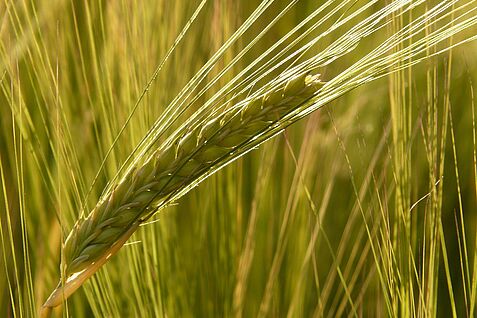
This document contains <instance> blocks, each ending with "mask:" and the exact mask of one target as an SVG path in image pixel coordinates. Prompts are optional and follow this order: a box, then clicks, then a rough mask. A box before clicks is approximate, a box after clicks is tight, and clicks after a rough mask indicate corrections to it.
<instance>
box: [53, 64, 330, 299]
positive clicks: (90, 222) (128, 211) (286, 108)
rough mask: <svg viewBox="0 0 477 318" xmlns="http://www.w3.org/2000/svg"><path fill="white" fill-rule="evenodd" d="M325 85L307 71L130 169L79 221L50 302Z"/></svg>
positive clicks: (70, 289)
mask: <svg viewBox="0 0 477 318" xmlns="http://www.w3.org/2000/svg"><path fill="white" fill-rule="evenodd" d="M321 86H322V82H321V81H320V80H319V76H317V75H308V74H306V73H303V74H301V75H299V76H297V77H295V78H293V79H291V80H289V81H288V82H286V83H285V84H283V85H282V86H281V88H279V89H275V90H271V91H269V92H267V93H266V94H262V95H260V96H258V97H255V98H249V99H247V100H245V101H244V102H243V103H240V104H239V105H238V107H233V108H230V109H229V110H228V111H226V112H224V113H222V114H221V115H219V116H216V117H214V118H212V119H209V120H206V121H205V122H204V123H202V124H201V125H198V126H197V127H196V128H195V129H193V130H191V131H188V132H186V133H185V134H184V135H183V136H182V137H181V138H179V139H178V140H177V141H176V142H175V143H173V144H170V145H169V146H168V147H166V148H165V149H161V150H157V151H155V152H153V154H152V155H151V156H149V158H148V159H147V160H146V161H145V162H144V163H143V164H142V165H141V166H139V167H137V168H135V169H132V170H131V171H129V172H128V173H127V175H126V176H125V177H123V178H122V180H121V181H120V182H119V183H118V184H117V186H116V187H115V188H114V189H113V190H112V191H111V192H110V194H109V195H107V196H106V197H105V199H104V200H102V201H100V202H99V203H98V205H97V206H96V207H95V208H94V209H93V210H92V211H91V213H90V214H89V215H88V216H87V217H85V218H81V219H79V220H78V221H77V222H76V224H75V225H74V227H73V229H72V230H71V232H70V234H69V235H68V238H67V240H66V242H65V246H64V264H63V269H64V273H65V275H66V277H67V280H66V282H65V283H64V284H61V283H60V284H59V285H58V288H57V289H56V290H55V291H54V292H53V293H52V295H51V296H50V298H49V299H48V300H47V302H46V303H45V306H46V307H54V306H57V305H59V304H60V303H61V301H62V298H63V297H65V298H66V297H68V296H69V295H70V294H71V293H73V292H74V291H75V290H76V289H77V288H78V287H79V286H80V285H81V284H80V283H79V281H80V280H81V277H83V276H84V275H82V274H83V273H87V274H88V275H91V274H92V273H93V272H94V271H91V268H93V267H96V266H98V263H104V262H105V261H106V260H107V259H108V258H109V257H110V256H111V255H112V254H113V253H114V252H115V251H117V250H118V249H119V247H120V246H121V245H122V244H124V242H125V241H126V240H127V238H129V236H131V235H132V234H133V233H134V230H135V229H137V227H138V225H139V224H140V223H142V222H144V221H145V220H146V219H147V218H149V217H150V216H151V215H152V214H153V213H154V212H155V211H156V209H157V208H158V207H160V206H161V205H163V204H164V203H165V202H167V199H168V198H170V197H173V196H174V193H175V192H176V191H178V190H179V189H183V188H186V187H188V185H190V184H191V183H192V182H193V181H195V180H197V179H198V178H200V176H201V175H203V174H205V173H207V171H209V170H210V169H211V168H212V167H214V166H215V165H217V164H218V163H220V162H221V161H222V160H223V159H224V157H227V156H230V155H232V154H233V152H234V151H236V150H237V149H238V148H239V147H240V146H241V145H242V144H245V143H247V142H248V141H250V140H251V139H253V138H255V137H256V136H258V135H259V134H260V133H261V132H262V131H263V130H265V129H267V127H269V126H271V125H273V124H274V123H275V122H277V121H278V120H280V119H281V118H283V117H284V116H285V115H286V114H288V113H289V112H290V111H292V110H294V109H296V108H297V107H299V106H300V105H301V104H302V103H303V102H305V101H306V100H307V99H309V98H310V97H311V96H312V95H313V94H314V93H316V92H317V91H318V89H319V88H320V87H321ZM118 243H119V244H120V245H119V246H118Z"/></svg>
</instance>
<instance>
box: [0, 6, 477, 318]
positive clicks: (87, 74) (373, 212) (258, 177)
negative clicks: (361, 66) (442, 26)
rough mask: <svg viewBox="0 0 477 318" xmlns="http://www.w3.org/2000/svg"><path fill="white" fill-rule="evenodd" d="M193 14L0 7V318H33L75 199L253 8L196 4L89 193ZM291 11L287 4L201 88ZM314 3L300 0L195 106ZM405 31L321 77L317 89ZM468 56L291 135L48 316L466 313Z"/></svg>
mask: <svg viewBox="0 0 477 318" xmlns="http://www.w3.org/2000/svg"><path fill="white" fill-rule="evenodd" d="M361 2H366V1H357V2H356V6H359V5H361V4H360V3H361ZM388 2H389V1H388ZM462 2H465V1H462ZM468 2H469V3H471V1H468ZM383 3H386V2H385V1H382V2H380V3H379V4H380V5H381V6H382V4H383ZM434 3H437V2H432V1H429V5H432V4H434ZM198 4H199V1H188V0H181V1H166V0H159V1H134V0H133V1H129V0H124V1H99V0H98V1H76V0H70V1H64V0H53V1H26V0H18V1H3V2H1V3H0V45H1V46H0V87H1V91H0V161H1V181H2V190H3V193H2V195H0V203H1V204H0V206H1V208H0V213H1V214H0V215H1V216H0V218H1V238H2V240H1V243H2V249H1V254H2V257H1V259H0V266H1V268H2V271H3V272H4V274H2V275H0V316H2V317H12V316H15V317H32V316H35V315H36V314H37V313H38V308H39V306H41V304H42V302H43V301H44V300H45V299H46V297H47V296H48V294H49V292H50V291H51V289H52V288H54V286H55V285H56V283H57V279H58V275H59V261H60V251H61V248H60V247H61V242H62V241H63V240H64V238H65V235H67V233H68V231H69V230H70V228H71V226H72V224H73V223H74V221H75V220H76V218H77V217H78V216H79V215H80V213H81V211H82V206H83V204H85V205H86V209H85V210H86V211H88V210H89V209H90V208H91V207H93V206H94V204H95V203H96V200H97V198H98V197H99V196H100V194H101V191H102V190H103V188H104V186H105V185H106V183H107V182H108V180H110V179H111V178H112V176H114V174H115V172H116V171H117V170H118V168H119V167H120V165H121V163H122V162H124V160H125V159H126V158H127V156H128V155H129V153H131V151H132V150H133V149H134V146H135V145H136V144H137V143H138V142H139V141H140V140H141V138H142V137H143V136H144V134H145V133H146V132H147V130H148V129H149V127H150V126H151V125H152V124H153V123H154V121H155V119H156V118H157V117H158V116H159V115H160V114H161V112H162V111H163V110H164V108H165V107H166V106H167V105H168V103H169V102H171V100H172V99H173V98H174V97H175V96H176V95H177V93H178V92H179V91H180V89H181V88H182V87H183V86H184V85H185V84H186V83H187V82H188V80H189V79H190V78H191V77H192V76H193V75H194V74H195V73H196V72H197V71H198V70H199V69H200V67H201V66H202V65H204V64H205V63H206V62H207V60H208V59H209V58H210V57H211V56H212V55H213V54H214V53H215V52H216V51H217V50H218V49H219V48H220V47H221V45H222V44H223V43H224V42H225V41H226V40H227V39H228V38H229V37H230V36H231V35H232V34H233V32H234V31H235V30H236V29H237V28H238V27H239V26H240V25H241V24H242V23H243V21H245V20H246V18H247V17H248V16H249V15H250V14H251V12H252V11H253V10H254V9H255V8H256V7H257V6H258V4H259V1H258V0H254V1H232V0H213V1H208V2H207V3H206V4H205V7H204V9H203V11H202V12H201V14H200V15H199V16H198V18H197V20H196V21H194V22H193V25H192V26H191V28H190V30H189V31H188V32H187V33H186V35H185V38H184V39H183V40H182V41H181V43H179V45H178V47H177V48H176V50H175V51H174V54H173V55H172V56H171V58H170V59H169V60H168V62H167V63H166V64H165V67H164V69H163V70H162V71H161V74H160V76H158V77H157V79H156V80H155V81H154V82H153V84H152V86H151V87H150V89H149V90H148V92H147V94H146V95H145V98H144V99H143V101H142V102H141V103H140V105H139V108H138V110H137V111H136V112H135V115H134V116H133V117H132V118H131V120H130V121H129V123H128V125H127V126H126V127H125V131H124V132H123V134H122V135H121V136H120V137H119V140H118V142H117V145H116V146H115V147H114V148H112V152H111V155H110V156H109V157H108V159H107V160H106V163H105V166H104V170H103V171H102V172H101V173H100V174H99V177H98V179H97V180H96V182H95V183H94V185H93V186H91V185H92V184H93V182H94V179H95V175H96V173H97V171H98V169H99V168H100V166H101V162H102V160H103V158H105V155H106V153H107V152H108V149H109V147H110V146H111V144H113V142H114V140H115V138H116V136H117V135H118V133H119V132H120V130H121V127H122V126H123V125H124V123H125V122H126V120H127V118H128V116H129V114H130V113H131V111H132V109H133V107H134V105H135V103H136V101H137V99H138V97H139V96H140V95H141V92H142V90H143V89H144V87H145V86H146V84H147V82H148V81H149V79H150V77H151V75H152V73H153V71H154V69H155V67H156V66H157V65H158V63H159V61H161V59H162V58H163V57H164V56H165V54H166V52H167V50H168V49H169V47H170V46H171V45H172V43H173V42H174V41H175V39H176V37H177V35H178V34H179V33H180V31H181V29H182V28H183V26H184V25H185V24H186V23H187V21H188V19H189V18H190V16H191V15H192V14H193V12H194V10H195V9H196V8H197V6H198ZM287 4H288V1H276V2H275V3H274V4H273V5H272V7H271V8H270V9H269V10H268V11H267V13H266V14H265V16H264V17H263V18H261V19H259V20H257V21H256V22H255V24H254V26H253V27H252V28H251V29H250V30H249V31H247V33H245V35H244V37H243V38H241V39H240V41H238V42H236V43H235V44H234V45H233V46H232V47H231V48H229V49H228V50H227V53H226V54H225V55H224V57H223V58H222V59H221V60H220V61H219V62H218V64H217V68H216V69H214V70H213V71H212V72H211V74H210V76H211V77H212V76H213V75H215V74H217V73H218V72H219V71H220V69H221V67H224V66H225V65H226V64H227V63H228V62H230V61H231V60H232V59H233V58H234V57H235V56H236V54H237V52H238V51H239V50H240V49H241V48H243V47H244V46H245V45H246V44H247V43H249V42H250V41H252V40H253V39H254V37H255V36H256V34H257V33H258V32H259V31H260V30H262V29H264V28H265V27H266V26H267V25H268V23H270V21H271V20H272V19H273V18H274V16H275V15H276V14H277V12H279V10H280V9H281V8H283V7H285V6H286V5H287ZM316 6H317V4H316V1H311V0H309V1H306V0H302V1H298V3H297V4H296V5H295V6H294V7H293V8H292V10H290V11H289V12H288V13H287V14H286V15H285V16H284V17H283V18H282V19H280V21H279V22H278V23H277V24H275V25H274V26H273V27H272V29H271V31H270V33H269V34H268V35H267V36H266V37H264V38H263V39H261V40H260V42H259V44H258V45H257V49H256V50H257V51H256V52H255V51H253V52H251V53H249V54H248V55H247V56H245V58H244V59H242V60H241V61H240V63H238V64H236V65H235V66H234V68H233V69H232V70H231V72H230V74H227V75H226V76H225V77H224V78H222V79H221V82H220V83H218V85H217V87H215V88H213V89H212V90H211V91H210V92H207V94H206V96H204V97H202V98H201V99H200V100H199V101H198V102H197V104H200V103H201V102H204V101H205V100H206V99H207V98H209V97H210V96H212V93H213V92H214V89H215V90H217V88H218V87H220V85H223V84H224V83H226V81H227V80H228V79H230V78H231V76H232V75H233V74H236V73H238V72H239V71H240V70H241V69H242V68H243V67H244V66H245V65H247V63H249V62H250V61H252V60H253V59H254V58H256V57H257V56H258V55H259V53H260V52H262V51H264V50H265V49H267V48H268V47H270V46H271V45H273V44H274V43H275V42H276V41H277V39H279V38H281V37H282V36H284V35H285V34H286V32H287V31H289V30H290V29H291V28H292V27H294V26H295V25H297V24H298V23H299V22H300V21H303V19H305V18H306V17H307V16H308V14H309V13H310V12H311V11H312V10H314V8H316ZM379 7H380V6H379V5H378V4H377V5H376V6H375V7H371V8H370V9H369V10H368V11H369V12H366V14H371V13H372V12H374V11H375V10H377V9H378V8H379ZM473 7H475V4H474V5H473ZM473 7H471V8H473ZM408 18H409V19H412V18H413V17H412V16H409V17H408ZM404 22H405V21H395V22H394V23H393V24H391V25H390V26H389V27H388V29H387V30H384V31H383V32H380V33H378V34H377V35H376V36H375V37H373V38H372V39H371V40H366V41H364V42H363V43H362V44H361V45H360V46H358V47H357V48H356V49H355V50H354V51H353V52H351V53H350V54H349V55H345V56H344V57H343V58H340V59H339V60H338V61H336V62H335V63H333V64H332V65H330V66H329V67H326V68H324V69H323V70H322V74H323V78H324V80H326V79H327V77H330V76H332V75H333V74H335V73H336V72H337V71H338V70H342V69H344V67H346V66H348V65H350V64H351V63H352V62H353V61H355V60H356V58H358V57H360V56H362V55H363V54H364V53H366V52H368V51H369V50H370V49H371V48H373V47H374V46H375V45H377V43H380V42H381V41H382V40H384V39H385V38H386V36H389V34H391V33H392V32H393V30H395V29H397V28H399V24H400V23H404ZM322 27H323V29H326V28H327V27H329V26H327V25H323V26H322ZM470 33H472V34H475V31H473V32H470ZM337 36H339V34H331V35H330V36H329V38H328V37H327V38H325V39H324V40H323V44H322V45H323V47H324V46H325V43H327V42H326V41H331V40H332V39H334V38H336V37H337ZM320 45H321V44H320ZM449 45H450V43H449ZM318 49H319V48H318ZM309 54H313V52H310V53H309ZM476 54H477V43H475V42H471V43H468V44H466V45H465V46H462V47H458V48H456V49H455V50H453V51H451V53H446V54H444V55H440V56H439V57H435V58H431V59H429V60H426V61H425V62H423V63H421V64H419V65H417V66H414V67H412V68H411V69H406V70H404V71H401V72H398V73H395V74H394V75H391V76H388V77H386V78H382V79H379V80H377V81H375V82H373V83H371V84H368V85H365V86H363V87H359V88H357V89H355V90H354V91H352V92H350V93H348V94H346V95H345V96H342V97H340V98H339V99H337V100H335V101H333V102H331V103H330V104H328V105H327V106H326V107H324V108H322V109H321V110H319V111H317V112H315V113H313V114H311V115H310V116H309V117H307V118H305V119H304V120H302V121H300V122H299V123H297V124H295V125H293V126H291V127H290V128H288V129H286V131H285V132H284V133H283V134H281V135H279V136H277V137H276V138H274V139H272V140H271V141H269V142H267V143H266V144H265V145H263V146H262V147H260V148H259V149H257V150H255V151H253V152H251V153H250V154H248V155H246V156H244V157H243V158H241V159H239V160H237V161H236V162H234V163H232V164H230V165H229V166H227V167H226V168H224V169H222V170H221V171H220V172H218V173H217V174H215V175H213V176H212V177H210V178H209V179H208V180H206V181H205V182H203V183H202V184H201V185H200V186H199V187H197V188H195V189H193V190H192V191H191V192H190V193H189V194H187V195H186V196H185V197H183V198H182V199H181V200H179V202H177V204H176V205H174V206H171V207H169V208H167V209H165V210H163V211H161V212H160V213H159V214H158V215H157V216H156V217H155V218H154V221H156V222H153V223H152V224H148V225H146V226H143V227H141V229H140V230H139V231H138V232H137V233H136V234H135V235H134V236H133V238H132V239H131V244H129V245H127V246H125V247H124V248H123V249H122V250H121V252H120V253H119V254H118V255H117V256H115V257H114V258H113V259H112V260H111V261H110V262H109V263H108V264H107V265H106V266H105V267H104V268H103V269H101V271H100V272H99V273H98V274H96V275H95V276H94V277H93V279H91V280H90V281H89V282H87V283H86V284H85V286H84V287H83V288H81V289H80V291H79V292H78V293H76V294H75V295H74V296H73V297H71V298H70V299H69V300H68V303H67V306H63V307H62V308H59V309H57V310H56V311H55V313H54V314H55V316H58V317H60V316H64V317H91V316H93V315H94V316H96V317H166V316H167V317H226V316H237V317H253V316H259V317H285V316H289V317H313V316H326V317H340V316H364V317H369V316H403V317H404V316H434V315H437V316H440V317H449V316H451V315H456V316H458V317H469V316H472V315H474V316H475V314H476V311H475V301H476V299H475V296H476V294H475V281H476V279H477V277H476V275H477V272H476V269H477V267H476V265H475V264H476V262H477V259H476V238H477V237H476V234H475V233H477V228H476V224H477V217H476V211H477V208H476V207H477V199H476V197H477V176H476V169H477V168H476V162H475V160H476V157H475V156H476V155H475V153H476V150H477V147H476V141H475V139H476V137H477V135H476V131H475V124H476V120H475V115H474V111H475V105H474V103H475V96H474V91H473V90H474V89H475V83H477V78H476V76H477V62H476V59H475V56H476ZM228 76H229V77H228ZM89 192H91V193H89ZM88 193H89V194H88Z"/></svg>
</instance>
